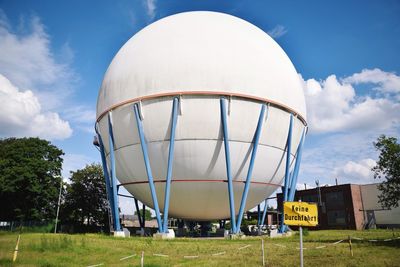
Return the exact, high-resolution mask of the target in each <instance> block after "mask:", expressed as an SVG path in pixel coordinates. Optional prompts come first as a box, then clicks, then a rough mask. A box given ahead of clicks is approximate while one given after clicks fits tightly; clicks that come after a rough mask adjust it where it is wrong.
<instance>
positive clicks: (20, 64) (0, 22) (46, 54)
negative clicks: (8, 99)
mask: <svg viewBox="0 0 400 267" xmlns="http://www.w3.org/2000/svg"><path fill="white" fill-rule="evenodd" d="M21 21H22V22H21V23H22V24H21V25H20V26H19V27H18V28H19V30H18V31H14V30H13V29H11V27H10V26H9V23H8V21H7V19H6V17H5V15H4V13H3V15H2V16H0V73H1V74H3V75H4V76H6V77H7V78H8V79H9V80H10V81H11V82H12V83H13V84H15V85H16V86H17V87H18V88H21V89H22V90H27V89H29V90H32V91H33V92H34V93H35V95H36V96H37V97H38V98H39V101H40V102H41V103H42V108H43V109H45V110H47V109H52V108H55V107H58V106H59V105H61V104H62V103H63V100H64V98H65V97H67V96H69V95H70V93H71V92H72V88H71V87H72V83H73V82H76V80H77V76H76V75H75V74H74V72H73V71H72V69H71V68H70V66H69V64H68V63H60V62H58V61H57V60H56V59H55V55H54V54H53V53H52V51H51V47H50V37H49V36H48V35H47V33H46V31H45V28H44V25H43V24H42V23H41V22H40V19H39V18H38V17H32V19H31V20H30V21H29V25H27V26H26V25H25V23H24V20H21ZM26 32H28V33H26ZM61 57H63V58H65V57H68V58H69V59H72V58H73V55H72V51H71V49H70V48H69V46H68V44H66V45H64V46H63V48H62V55H61ZM67 62H68V60H67Z"/></svg>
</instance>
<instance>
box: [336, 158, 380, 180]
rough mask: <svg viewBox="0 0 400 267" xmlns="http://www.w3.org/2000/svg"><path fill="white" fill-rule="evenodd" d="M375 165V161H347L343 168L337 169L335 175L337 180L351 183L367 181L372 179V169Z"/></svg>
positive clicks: (368, 159)
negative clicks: (350, 181)
mask: <svg viewBox="0 0 400 267" xmlns="http://www.w3.org/2000/svg"><path fill="white" fill-rule="evenodd" d="M375 165H376V162H375V160H373V159H370V158H367V159H362V160H360V161H357V162H355V161H348V162H347V163H346V164H345V165H344V166H341V167H337V168H336V169H335V174H336V176H338V177H339V178H342V179H346V180H353V181H361V182H363V181H368V182H371V181H372V179H373V172H372V171H371V169H372V167H374V166H375Z"/></svg>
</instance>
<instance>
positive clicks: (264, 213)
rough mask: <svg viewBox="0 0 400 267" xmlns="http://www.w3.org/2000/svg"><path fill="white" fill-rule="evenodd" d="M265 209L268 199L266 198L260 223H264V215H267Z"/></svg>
mask: <svg viewBox="0 0 400 267" xmlns="http://www.w3.org/2000/svg"><path fill="white" fill-rule="evenodd" d="M267 209H268V199H266V200H265V201H264V211H263V214H262V219H261V225H264V222H265V216H266V215H267Z"/></svg>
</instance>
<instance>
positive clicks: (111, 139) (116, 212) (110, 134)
mask: <svg viewBox="0 0 400 267" xmlns="http://www.w3.org/2000/svg"><path fill="white" fill-rule="evenodd" d="M108 142H109V146H110V161H111V184H112V194H113V200H114V201H113V204H114V227H115V228H114V231H122V229H121V224H120V222H119V210H118V195H117V176H116V173H115V156H114V135H113V129H112V123H111V115H110V113H108Z"/></svg>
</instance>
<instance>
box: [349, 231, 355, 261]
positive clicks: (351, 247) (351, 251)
mask: <svg viewBox="0 0 400 267" xmlns="http://www.w3.org/2000/svg"><path fill="white" fill-rule="evenodd" d="M349 248H350V254H351V256H352V257H353V256H354V254H353V246H352V245H351V236H349Z"/></svg>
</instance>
